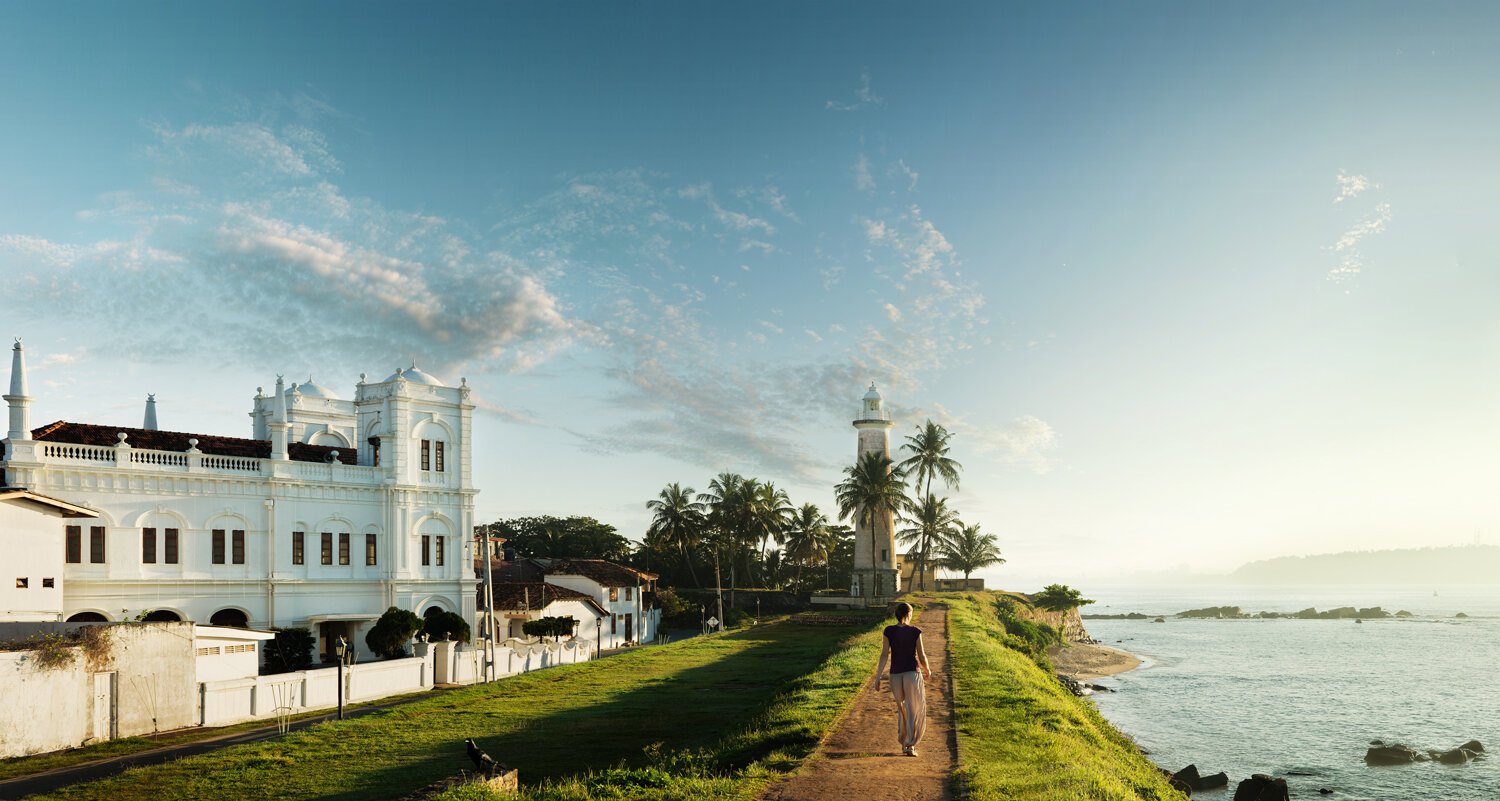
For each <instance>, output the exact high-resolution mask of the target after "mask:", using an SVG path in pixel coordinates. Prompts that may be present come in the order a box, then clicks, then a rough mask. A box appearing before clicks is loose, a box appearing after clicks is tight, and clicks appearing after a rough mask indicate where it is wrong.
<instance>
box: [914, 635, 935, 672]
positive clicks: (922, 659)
mask: <svg viewBox="0 0 1500 801" xmlns="http://www.w3.org/2000/svg"><path fill="white" fill-rule="evenodd" d="M917 667H918V668H920V669H921V671H922V677H923V678H928V679H930V678H932V668H929V667H928V666H927V649H926V648H925V647H923V645H922V634H921V632H917Z"/></svg>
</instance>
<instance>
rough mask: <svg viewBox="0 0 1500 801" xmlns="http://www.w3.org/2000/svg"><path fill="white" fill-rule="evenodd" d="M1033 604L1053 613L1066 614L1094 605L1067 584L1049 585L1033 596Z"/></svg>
mask: <svg viewBox="0 0 1500 801" xmlns="http://www.w3.org/2000/svg"><path fill="white" fill-rule="evenodd" d="M1031 602H1032V603H1033V604H1036V605H1037V606H1039V607H1041V608H1043V609H1046V610H1048V611H1051V612H1066V611H1068V610H1069V609H1076V608H1078V607H1080V606H1087V605H1089V604H1091V603H1093V601H1092V600H1090V599H1088V598H1085V597H1083V593H1082V592H1079V591H1078V590H1075V589H1073V588H1072V587H1069V586H1068V585H1066V584H1048V585H1047V586H1046V587H1043V588H1042V591H1041V592H1039V593H1037V594H1036V595H1033V596H1031Z"/></svg>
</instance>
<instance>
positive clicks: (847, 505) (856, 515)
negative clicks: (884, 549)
mask: <svg viewBox="0 0 1500 801" xmlns="http://www.w3.org/2000/svg"><path fill="white" fill-rule="evenodd" d="M892 467H893V465H892V463H891V460H890V458H889V457H887V456H884V455H882V454H879V453H866V454H864V455H862V456H860V458H859V461H858V462H857V463H856V464H854V466H852V467H847V468H845V469H844V475H845V478H844V480H843V481H841V482H839V484H838V486H837V487H835V488H834V497H835V499H836V500H837V502H838V505H839V518H840V519H843V520H852V521H854V522H855V523H856V525H857V524H859V523H864V524H866V525H868V526H869V530H870V571H871V573H870V578H871V581H870V582H868V584H869V586H866V587H861V588H860V589H862V590H863V591H864V595H865V596H866V597H871V598H873V597H876V596H878V595H879V594H880V590H881V589H882V588H881V587H879V586H877V585H878V584H879V579H878V576H879V573H878V572H877V571H878V565H877V563H876V556H875V553H876V547H875V544H876V543H875V531H876V528H877V527H878V526H877V523H878V522H879V521H882V520H885V519H886V516H887V515H894V514H895V513H897V512H899V511H901V510H902V509H904V508H906V482H905V480H904V479H903V476H902V474H901V472H900V471H898V470H894V469H892ZM890 589H891V590H894V589H895V588H894V587H892V588H890Z"/></svg>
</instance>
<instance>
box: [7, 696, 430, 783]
mask: <svg viewBox="0 0 1500 801" xmlns="http://www.w3.org/2000/svg"><path fill="white" fill-rule="evenodd" d="M405 697H407V696H391V697H387V698H381V699H379V700H377V701H369V702H366V703H363V704H345V705H344V708H345V709H359V708H360V707H363V706H368V705H369V704H388V703H390V702H391V701H398V700H401V699H402V698H405ZM330 712H332V710H329V709H318V710H314V711H312V712H303V713H301V714H298V715H293V716H292V717H290V718H289V720H290V721H291V722H293V723H295V722H297V721H300V720H306V719H308V718H316V717H321V716H323V715H327V714H329V713H330ZM275 725H276V721H275V719H274V718H270V719H263V720H251V721H246V722H244V723H236V724H234V725H232V726H218V727H214V728H207V729H204V728H197V727H194V728H191V729H177V730H175V731H169V732H163V733H161V734H153V735H147V736H141V737H122V738H120V739H118V740H106V741H104V742H102V743H95V744H93V745H86V746H83V747H81V748H69V749H67V750H66V751H53V752H51V753H47V754H34V755H31V756H19V757H11V758H9V759H3V760H0V780H5V779H13V778H16V777H17V776H31V775H33V774H37V773H45V772H47V771H49V770H57V769H58V768H67V767H72V766H74V765H82V764H84V763H85V762H99V761H102V760H106V759H113V758H115V757H122V756H130V755H132V754H139V753H142V752H145V751H154V750H156V749H158V748H166V747H168V746H173V745H183V744H186V743H196V742H202V741H203V740H212V739H214V738H216V737H227V736H230V735H234V734H239V733H241V732H246V731H250V730H251V729H261V728H265V727H266V726H273V727H274V726H275Z"/></svg>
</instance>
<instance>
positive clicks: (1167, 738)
mask: <svg viewBox="0 0 1500 801" xmlns="http://www.w3.org/2000/svg"><path fill="white" fill-rule="evenodd" d="M1434 590H1436V593H1437V594H1436V595H1434ZM1085 595H1086V597H1090V598H1094V599H1096V601H1097V603H1095V604H1093V605H1091V606H1087V607H1084V609H1083V611H1084V612H1085V613H1087V614H1123V613H1128V612H1143V613H1146V614H1151V615H1163V616H1166V622H1165V623H1153V622H1152V621H1150V620H1144V621H1137V620H1087V621H1084V622H1085V624H1086V626H1087V628H1088V630H1089V633H1090V634H1092V635H1093V636H1094V637H1095V638H1097V639H1098V640H1100V641H1101V642H1103V643H1104V644H1106V645H1111V646H1115V647H1118V648H1123V649H1125V650H1128V651H1130V652H1131V653H1134V654H1136V655H1137V656H1139V657H1141V658H1142V659H1144V660H1145V663H1144V664H1143V665H1142V667H1141V668H1139V669H1137V670H1134V671H1131V672H1129V673H1123V674H1120V675H1118V676H1113V677H1110V678H1106V679H1100V680H1098V681H1097V682H1096V683H1098V684H1103V685H1106V686H1110V687H1114V688H1116V689H1117V690H1118V692H1116V693H1112V694H1111V693H1096V694H1095V695H1094V696H1093V698H1094V700H1095V703H1096V705H1097V706H1098V708H1099V711H1100V712H1101V713H1103V714H1104V716H1105V717H1106V718H1108V719H1109V720H1110V722H1111V723H1113V724H1114V725H1115V726H1116V728H1119V729H1120V730H1121V731H1124V732H1125V733H1127V734H1129V735H1130V736H1131V737H1133V738H1135V740H1136V741H1137V742H1138V743H1140V745H1141V746H1142V747H1143V748H1144V749H1146V751H1147V752H1148V753H1149V754H1150V757H1151V759H1152V760H1153V761H1154V762H1156V763H1157V764H1158V765H1161V766H1162V767H1165V768H1168V769H1170V770H1174V771H1175V770H1178V769H1180V768H1182V767H1183V766H1185V765H1188V764H1189V763H1192V764H1196V765H1197V766H1198V769H1199V771H1200V772H1201V773H1203V774H1209V773H1216V772H1218V771H1221V770H1222V771H1227V772H1228V773H1229V776H1230V780H1231V784H1230V786H1229V788H1228V789H1227V790H1225V791H1216V792H1199V793H1194V798H1200V797H1202V798H1210V799H1213V798H1219V799H1224V801H1227V799H1229V798H1230V797H1232V795H1233V792H1234V782H1237V781H1238V780H1240V779H1243V778H1246V777H1248V776H1249V775H1250V774H1252V773H1269V774H1272V775H1275V776H1281V777H1285V778H1286V779H1287V784H1288V785H1289V787H1290V790H1291V795H1292V797H1293V798H1324V797H1326V798H1331V799H1350V800H1354V801H1497V799H1500V681H1497V675H1496V668H1497V667H1500V585H1490V586H1483V587H1476V586H1467V587H1437V588H1430V587H1429V588H1413V587H1402V588H1380V587H1364V586H1347V587H1327V586H1321V587H1317V588H1312V587H1296V586H1276V587H1267V586H1254V587H1237V586H1224V585H1220V586H1216V587H1209V586H1194V587H1182V588H1171V587H1160V588H1144V587H1102V588H1101V587H1092V588H1087V591H1086V592H1085ZM1208 606H1239V607H1241V608H1242V609H1244V610H1245V611H1246V612H1259V611H1275V612H1296V611H1298V610H1300V609H1305V608H1307V607H1309V606H1315V607H1317V608H1318V609H1319V610H1325V609H1330V608H1334V607H1340V606H1354V607H1361V608H1362V607H1370V606H1380V607H1383V608H1384V609H1385V610H1386V611H1388V612H1392V613H1394V612H1395V611H1397V610H1400V609H1405V610H1407V611H1410V612H1412V613H1414V614H1415V615H1417V617H1416V618H1414V619H1409V620H1366V621H1365V622H1364V623H1361V624H1356V623H1355V622H1354V621H1352V620H1179V619H1174V618H1172V617H1171V615H1173V614H1175V613H1177V612H1181V611H1184V610H1187V609H1196V608H1202V607H1208ZM1459 612H1464V613H1466V614H1468V615H1470V617H1469V618H1468V619H1463V620H1459V619H1455V618H1454V616H1455V615H1456V614H1457V613H1459ZM1375 739H1380V740H1384V741H1386V742H1387V743H1392V742H1399V743H1404V744H1406V745H1410V746H1412V747H1414V748H1417V749H1419V750H1425V749H1429V748H1431V749H1443V750H1446V749H1449V748H1452V747H1454V746H1457V745H1459V744H1461V743H1464V742H1467V741H1468V740H1476V739H1477V740H1479V741H1480V742H1482V743H1484V745H1485V747H1486V748H1487V749H1489V755H1488V756H1487V757H1484V758H1481V759H1479V760H1476V761H1474V762H1471V763H1469V764H1467V765H1454V766H1450V765H1441V764H1437V763H1419V764H1415V765H1406V766H1396V767H1367V766H1366V765H1365V763H1364V754H1365V750H1366V748H1368V746H1369V742H1370V741H1371V740H1375ZM1324 788H1326V789H1330V790H1333V791H1334V793H1333V794H1332V795H1326V796H1325V795H1320V794H1319V790H1321V789H1324Z"/></svg>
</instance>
